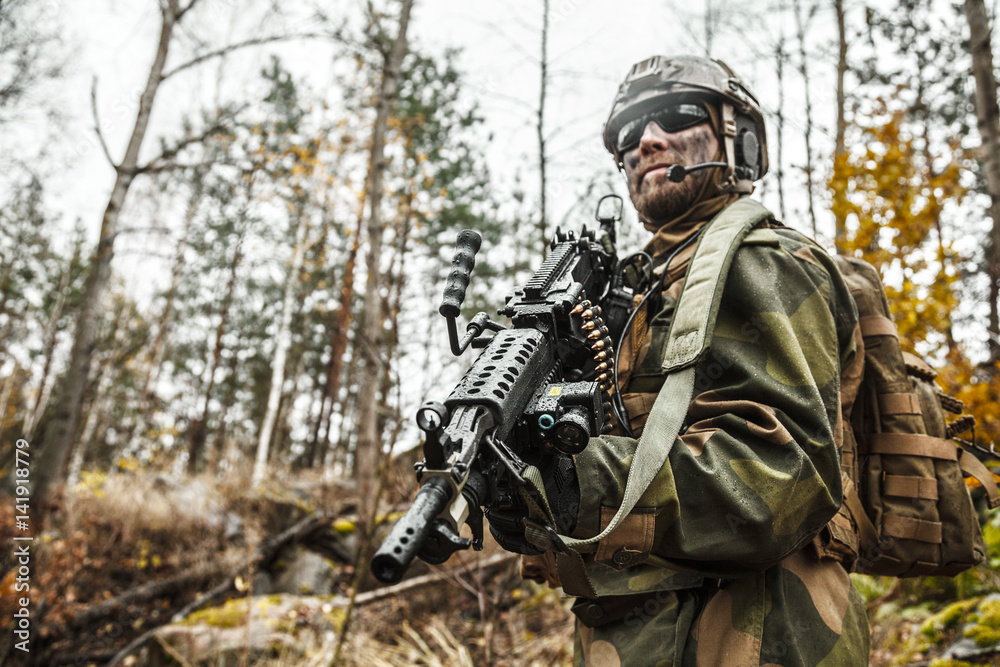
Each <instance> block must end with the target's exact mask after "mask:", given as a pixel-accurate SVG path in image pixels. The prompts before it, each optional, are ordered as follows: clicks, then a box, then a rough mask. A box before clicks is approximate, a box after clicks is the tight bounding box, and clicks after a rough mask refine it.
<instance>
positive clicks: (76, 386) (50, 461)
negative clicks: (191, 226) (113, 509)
mask: <svg viewBox="0 0 1000 667" xmlns="http://www.w3.org/2000/svg"><path fill="white" fill-rule="evenodd" d="M198 4H199V0H187V2H186V3H182V2H181V0H163V1H162V2H161V3H160V32H159V37H158V39H157V44H156V49H155V51H154V55H153V61H152V64H151V66H150V68H149V73H148V75H147V78H146V83H145V86H144V88H143V91H142V94H141V96H140V97H139V106H138V110H137V112H136V117H135V121H134V123H133V126H132V130H131V133H130V135H129V139H128V144H127V146H126V148H125V152H124V155H123V157H122V158H121V160H118V161H116V160H114V159H113V158H112V157H111V153H110V149H109V148H108V146H107V143H106V142H105V139H104V136H103V135H102V134H101V133H100V129H99V128H100V127H101V123H100V120H99V118H97V117H96V107H97V105H96V103H94V105H93V106H94V109H95V118H94V126H95V128H97V133H98V140H99V143H100V146H101V148H102V149H103V151H104V154H105V157H106V158H107V159H108V161H109V163H111V164H112V166H113V167H114V170H115V180H114V184H113V186H112V189H111V195H110V197H109V198H108V203H107V206H106V207H105V211H104V215H103V217H102V220H101V228H100V235H99V239H98V244H97V248H96V250H95V251H94V254H93V257H92V259H91V262H90V273H89V274H88V276H87V280H86V283H85V286H84V291H83V298H82V304H81V307H80V311H79V316H78V318H77V322H76V327H75V333H74V340H73V347H72V350H71V352H70V361H69V368H68V370H67V372H66V376H65V380H64V382H63V384H62V394H61V396H60V398H59V402H58V408H57V410H56V412H55V415H54V418H53V420H52V423H51V425H50V427H49V429H48V430H47V432H46V435H45V438H44V440H43V441H42V443H41V446H40V448H39V458H40V464H39V466H38V470H39V473H38V475H37V476H36V481H35V485H36V486H35V489H34V492H33V494H32V498H33V501H34V502H35V503H36V504H37V505H39V506H42V507H44V506H45V505H46V504H47V502H48V500H49V494H50V489H51V487H53V486H54V485H55V484H56V483H58V482H59V480H60V479H61V471H62V470H63V469H64V466H65V461H66V456H67V453H68V452H69V450H70V448H71V444H72V441H73V437H74V435H75V434H76V431H77V428H78V425H79V422H80V415H81V408H82V405H83V396H84V392H85V390H86V386H87V380H88V377H89V374H90V366H91V361H92V358H93V354H94V348H95V339H96V327H97V322H98V320H99V318H100V311H101V309H102V303H103V301H104V299H105V296H106V294H107V292H108V284H109V279H110V276H111V261H112V259H113V257H114V252H115V241H116V239H117V237H118V232H119V219H120V217H121V212H122V209H123V207H124V205H125V201H126V197H127V195H128V193H129V190H130V189H131V187H132V184H133V182H134V180H135V178H136V177H137V176H139V175H140V174H143V173H151V172H155V171H159V170H163V169H165V168H169V166H170V165H171V164H173V163H174V161H175V160H176V157H177V156H178V154H179V153H180V152H181V151H182V150H183V149H184V148H186V147H187V146H190V145H192V144H196V143H199V142H200V141H203V140H205V139H206V138H208V137H210V136H212V135H214V134H216V133H217V132H219V131H221V130H222V129H223V128H224V126H225V124H226V121H227V120H228V119H222V118H220V119H218V122H217V123H215V124H211V125H209V126H207V127H205V128H202V130H201V131H200V132H194V133H192V134H190V135H188V136H185V137H183V138H181V139H180V140H178V141H177V142H176V143H174V144H173V145H170V146H164V149H163V151H162V152H161V153H160V155H158V156H156V157H154V158H153V159H152V160H150V161H149V162H146V163H144V164H143V163H141V162H140V151H141V149H142V147H143V145H144V143H145V141H146V137H147V133H148V130H149V123H150V116H151V113H152V110H153V104H154V102H155V101H156V99H157V95H158V93H159V91H160V87H161V85H162V84H163V83H164V82H165V81H167V80H168V79H170V78H172V77H174V76H176V75H178V74H180V73H182V72H186V71H188V70H190V69H191V68H193V67H196V66H198V65H201V64H202V63H204V62H207V61H209V60H211V59H213V58H218V57H221V56H224V55H227V54H229V53H231V52H232V51H234V50H236V49H239V48H243V47H247V46H256V45H260V44H265V43H267V42H271V41H276V40H278V39H285V38H286V37H285V36H275V37H263V38H253V39H249V40H245V41H243V42H239V43H233V44H228V45H225V46H223V47H221V48H218V49H215V50H211V51H207V52H205V53H202V54H200V55H197V56H195V57H193V58H191V59H190V60H188V61H186V62H182V63H181V64H179V65H177V66H175V67H173V68H172V69H169V70H168V69H167V67H166V65H167V57H168V55H169V54H170V53H171V48H172V47H173V46H174V43H175V35H176V31H177V29H178V28H179V27H180V26H181V25H182V23H183V21H184V19H185V17H187V16H188V15H189V14H190V12H191V10H192V9H193V8H194V7H195V6H196V5H198ZM95 87H96V81H95ZM92 97H94V98H96V94H95V95H92Z"/></svg>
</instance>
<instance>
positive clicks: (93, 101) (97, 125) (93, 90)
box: [90, 76, 118, 169]
mask: <svg viewBox="0 0 1000 667" xmlns="http://www.w3.org/2000/svg"><path fill="white" fill-rule="evenodd" d="M90 109H91V111H92V112H93V114H94V132H96V133H97V140H98V141H99V142H100V143H101V150H102V151H104V157H106V158H108V164H110V165H111V166H112V167H113V168H115V169H118V165H117V164H115V161H114V160H113V159H111V152H110V151H108V145H107V143H105V141H104V133H103V132H101V119H100V117H98V115H97V77H96V76H95V77H94V79H93V81H92V82H91V84H90Z"/></svg>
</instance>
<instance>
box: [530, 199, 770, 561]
mask: <svg viewBox="0 0 1000 667" xmlns="http://www.w3.org/2000/svg"><path fill="white" fill-rule="evenodd" d="M769 217H771V212H770V211H768V210H767V209H766V208H764V207H763V206H761V205H760V204H759V203H757V202H756V201H754V200H752V199H750V198H748V197H742V198H740V199H737V200H736V201H735V202H733V203H732V204H730V205H729V206H727V207H726V208H724V209H723V210H722V211H721V212H720V213H719V214H718V215H716V216H715V218H713V219H712V221H711V222H709V224H708V225H707V227H706V228H705V231H704V232H702V234H701V238H700V239H699V240H698V246H697V247H696V248H695V251H694V256H693V257H692V258H691V264H690V266H689V267H688V271H687V275H686V277H685V279H684V286H683V288H682V291H681V296H680V299H679V301H678V304H677V308H676V309H675V311H674V312H675V315H674V320H673V322H672V324H671V326H670V333H669V334H668V337H667V345H666V351H665V353H664V360H663V371H664V373H665V374H666V379H665V380H664V383H663V388H662V389H660V392H659V394H658V395H657V397H656V401H655V402H654V403H653V407H652V409H651V410H650V413H649V418H648V420H647V421H646V426H645V427H644V429H643V433H642V437H641V438H640V439H639V444H638V446H637V447H636V450H635V454H634V456H633V459H632V465H631V467H630V469H629V476H628V480H627V481H626V482H625V494H624V497H623V498H622V504H621V507H619V508H618V511H617V512H616V513H615V515H614V517H613V518H612V519H611V521H610V523H608V525H607V527H606V528H605V529H604V530H603V531H601V533H600V534H599V535H595V536H594V537H590V538H587V539H573V538H568V537H564V536H560V537H561V538H562V541H563V543H564V544H565V545H566V546H568V547H570V548H572V549H574V550H576V551H578V552H579V551H581V550H583V551H586V550H587V547H590V546H591V545H595V544H597V543H598V542H600V541H601V540H603V539H604V538H605V537H607V536H608V534H609V533H611V531H613V530H614V529H615V528H617V527H618V525H619V524H620V523H621V522H622V521H623V520H624V519H625V517H626V516H628V514H629V513H630V512H631V511H632V509H633V508H634V507H635V505H636V503H637V502H639V498H641V497H642V495H643V494H644V493H645V492H646V489H648V488H649V485H650V483H651V482H652V481H653V478H654V477H656V474H657V473H658V472H659V471H660V469H661V468H662V467H663V464H664V462H666V460H667V456H668V455H669V454H670V450H671V449H672V448H673V445H674V441H675V440H676V439H677V436H678V434H679V433H680V430H681V425H682V424H683V422H684V416H685V415H686V414H687V411H688V405H689V404H690V403H691V399H692V398H693V395H694V372H695V367H696V363H695V362H697V361H698V359H700V358H701V356H702V355H703V354H704V353H705V351H706V350H707V349H708V347H709V344H710V342H711V334H712V331H713V330H714V328H715V320H716V318H717V316H718V313H719V302H720V301H721V299H722V288H723V286H724V284H725V280H726V274H728V273H729V267H730V265H731V264H732V262H733V257H734V256H735V255H736V250H737V249H738V248H739V246H740V243H741V241H742V240H743V237H744V236H746V234H747V232H749V231H750V230H751V229H753V228H754V227H755V226H757V225H758V224H760V222H761V221H763V220H766V219H767V218H769ZM532 533H533V534H532ZM526 535H527V536H528V539H529V540H531V539H532V537H535V538H537V539H538V541H539V542H541V543H543V544H544V543H545V542H547V541H548V540H546V539H545V538H544V537H543V536H542V535H541V534H539V533H538V532H536V531H526ZM546 546H547V545H546ZM550 548H551V547H550ZM581 548H583V549H581Z"/></svg>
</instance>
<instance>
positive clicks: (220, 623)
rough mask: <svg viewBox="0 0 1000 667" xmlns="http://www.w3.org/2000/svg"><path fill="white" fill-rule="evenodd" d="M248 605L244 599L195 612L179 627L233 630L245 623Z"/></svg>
mask: <svg viewBox="0 0 1000 667" xmlns="http://www.w3.org/2000/svg"><path fill="white" fill-rule="evenodd" d="M249 608H250V605H249V604H248V602H247V600H246V599H237V600H230V601H229V602H226V603H225V604H224V605H222V606H221V607H209V608H207V609H202V610H201V611H196V612H194V613H193V614H191V615H190V616H188V617H187V618H185V619H184V620H182V621H181V622H180V624H181V625H208V626H211V627H213V628H235V627H237V626H239V625H243V624H244V623H246V621H247V612H248V611H249Z"/></svg>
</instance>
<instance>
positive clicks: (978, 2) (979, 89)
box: [965, 0, 1000, 364]
mask: <svg viewBox="0 0 1000 667" xmlns="http://www.w3.org/2000/svg"><path fill="white" fill-rule="evenodd" d="M965 14H966V17H967V18H968V21H969V32H970V39H969V52H970V53H971V54H972V75H973V78H974V79H975V82H976V120H977V122H978V126H979V136H980V139H981V141H982V148H981V149H980V150H981V151H982V153H981V159H982V161H983V171H984V172H985V176H986V188H987V191H988V192H989V195H990V208H989V213H990V219H991V220H992V222H993V228H992V231H991V233H990V236H989V239H988V241H987V243H986V277H987V280H988V281H989V289H988V299H989V319H988V323H987V335H988V336H989V342H988V346H989V353H990V361H991V362H992V363H993V364H996V363H998V362H1000V314H998V307H1000V106H998V104H997V81H996V76H995V75H994V73H993V48H992V46H991V42H990V34H991V27H990V22H989V15H988V14H987V12H986V5H985V3H984V2H983V0H965Z"/></svg>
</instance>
